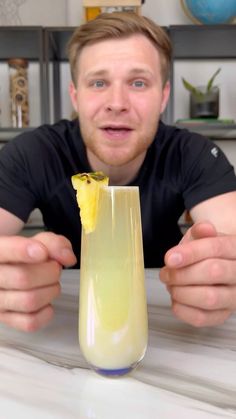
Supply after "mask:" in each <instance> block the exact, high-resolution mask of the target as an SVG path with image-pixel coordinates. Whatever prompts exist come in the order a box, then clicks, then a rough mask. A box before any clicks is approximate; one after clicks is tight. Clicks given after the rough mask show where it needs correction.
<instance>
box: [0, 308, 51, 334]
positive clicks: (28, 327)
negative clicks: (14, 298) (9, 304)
mask: <svg viewBox="0 0 236 419" xmlns="http://www.w3.org/2000/svg"><path fill="white" fill-rule="evenodd" d="M53 314H54V313H53V308H52V306H51V305H48V306H46V307H43V308H42V309H41V310H39V311H36V312H35V313H29V314H28V313H17V312H14V311H5V312H3V313H1V312H0V322H1V323H5V324H7V325H8V326H11V327H14V328H15V329H18V330H22V331H24V332H35V331H36V330H38V329H40V328H42V327H43V326H45V325H46V324H47V323H49V321H50V320H51V319H52V317H53Z"/></svg>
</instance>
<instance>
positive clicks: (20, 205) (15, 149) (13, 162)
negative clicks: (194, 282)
mask: <svg viewBox="0 0 236 419" xmlns="http://www.w3.org/2000/svg"><path fill="white" fill-rule="evenodd" d="M27 139H28V136H27V135H26V134H22V135H21V136H19V137H18V138H17V139H15V140H16V141H15V140H11V141H10V142H9V143H7V144H6V145H5V146H4V147H3V148H2V150H1V152H0V207H1V208H4V209H5V210H7V211H9V212H11V213H12V214H14V215H16V216H17V217H19V218H20V219H21V220H22V221H24V222H26V221H27V219H28V217H29V215H30V213H31V211H32V210H33V209H34V208H36V207H37V200H36V197H35V194H34V191H33V188H32V173H31V174H30V173H29V167H28V162H27V156H25V155H24V153H23V152H22V151H23V150H21V146H22V145H23V144H24V141H25V140H27ZM23 148H24V147H23Z"/></svg>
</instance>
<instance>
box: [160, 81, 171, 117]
mask: <svg viewBox="0 0 236 419" xmlns="http://www.w3.org/2000/svg"><path fill="white" fill-rule="evenodd" d="M169 97H170V81H169V80H167V82H166V84H165V86H164V87H163V90H162V101H161V113H163V112H164V110H165V108H166V106H167V103H168V100H169Z"/></svg>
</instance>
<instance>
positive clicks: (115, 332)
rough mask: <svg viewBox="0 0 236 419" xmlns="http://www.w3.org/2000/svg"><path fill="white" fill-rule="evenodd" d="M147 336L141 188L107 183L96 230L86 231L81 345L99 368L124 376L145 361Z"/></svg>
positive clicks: (82, 283) (103, 188)
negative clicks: (142, 360)
mask: <svg viewBox="0 0 236 419" xmlns="http://www.w3.org/2000/svg"><path fill="white" fill-rule="evenodd" d="M147 336H148V321H147V303H146V292H145V283H144V262H143V245H142V230H141V217H140V201H139V189H138V187H134V186H133V187H129V186H105V187H102V188H101V190H100V196H99V202H98V214H97V222H96V227H95V230H94V231H93V232H91V233H86V232H85V231H84V229H83V230H82V242H81V270H80V300H79V342H80V347H81V350H82V353H83V355H84V357H85V358H86V360H87V361H88V363H89V364H90V366H91V367H92V368H93V369H94V370H95V371H96V372H98V373H99V374H102V375H105V376H120V375H124V374H127V373H128V372H130V371H132V369H133V368H135V367H136V366H137V365H138V363H139V362H140V361H141V359H142V358H143V356H144V354H145V351H146V347H147Z"/></svg>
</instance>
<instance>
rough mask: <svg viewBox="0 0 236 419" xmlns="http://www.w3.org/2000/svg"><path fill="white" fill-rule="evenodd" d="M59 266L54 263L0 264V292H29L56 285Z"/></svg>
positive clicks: (58, 276)
mask: <svg viewBox="0 0 236 419" xmlns="http://www.w3.org/2000/svg"><path fill="white" fill-rule="evenodd" d="M61 269H62V267H61V265H60V264H59V263H58V262H56V261H54V260H49V261H47V262H40V263H35V264H29V263H27V264H26V263H18V264H15V263H11V264H9V263H8V264H1V268H0V290H4V289H5V290H30V289H33V288H39V287H44V286H48V285H53V284H56V283H58V281H59V278H60V274H61Z"/></svg>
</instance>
